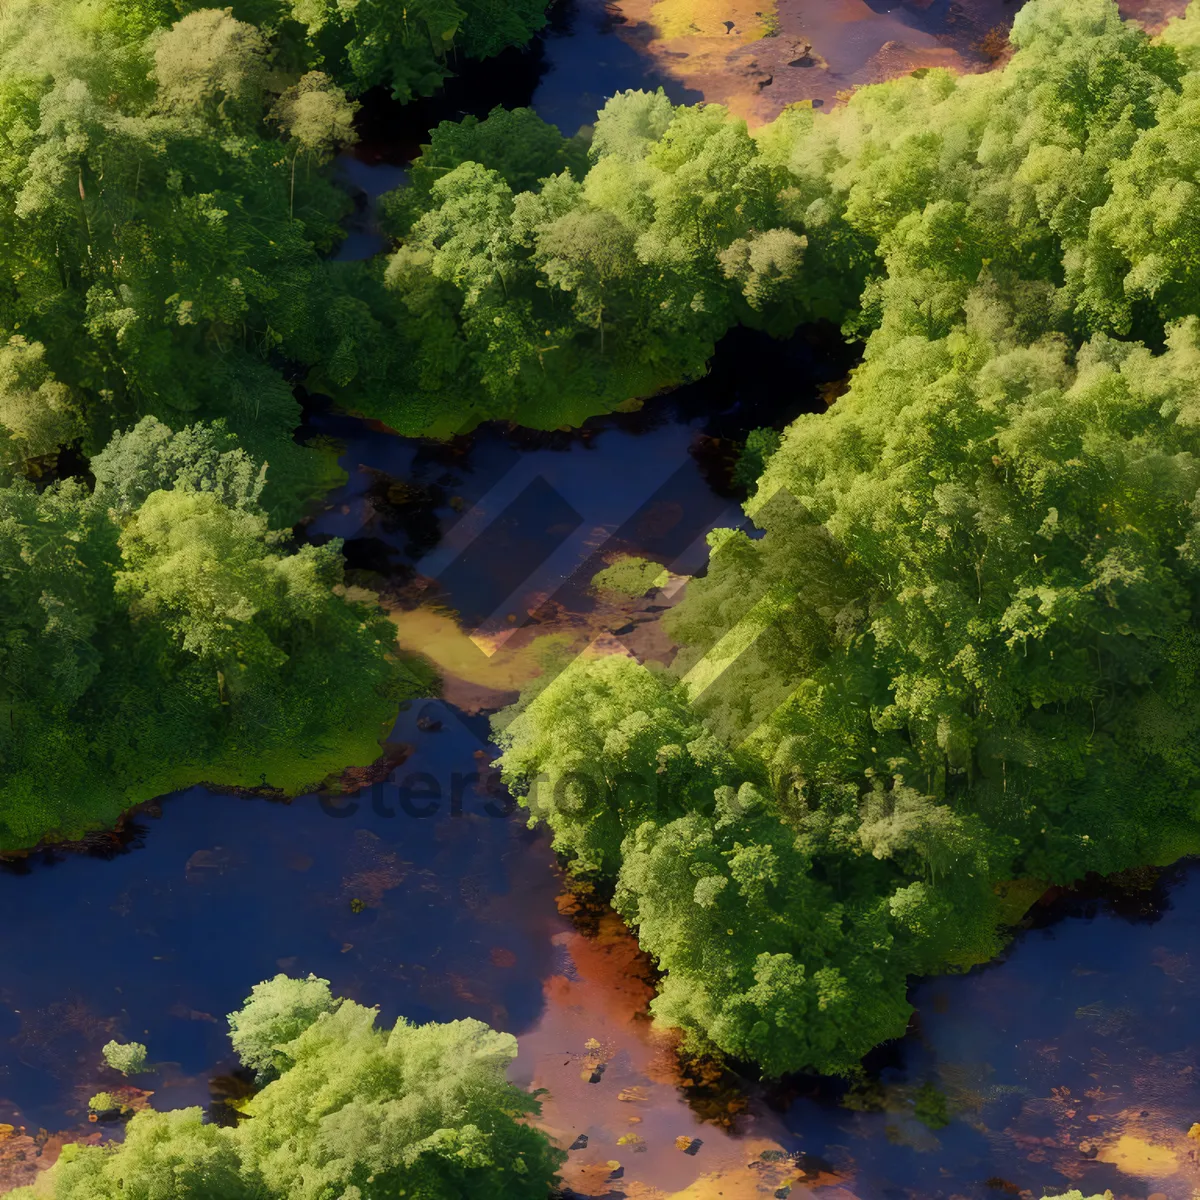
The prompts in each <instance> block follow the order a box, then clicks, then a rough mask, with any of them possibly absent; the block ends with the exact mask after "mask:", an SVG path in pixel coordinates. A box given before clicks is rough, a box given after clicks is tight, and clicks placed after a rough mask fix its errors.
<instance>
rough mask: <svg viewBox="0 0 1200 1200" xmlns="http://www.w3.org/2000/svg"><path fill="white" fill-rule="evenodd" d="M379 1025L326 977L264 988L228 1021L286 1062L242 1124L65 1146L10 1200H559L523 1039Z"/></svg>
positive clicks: (132, 1126) (152, 1125) (189, 1112)
mask: <svg viewBox="0 0 1200 1200" xmlns="http://www.w3.org/2000/svg"><path fill="white" fill-rule="evenodd" d="M289 984H290V985H294V986H291V987H289V986H288V985H289ZM314 997H315V998H316V999H317V1001H318V1002H316V1003H314ZM377 1015H378V1014H377V1013H376V1011H375V1010H374V1009H371V1008H365V1007H363V1006H362V1005H361V1004H356V1003H355V1002H354V1001H352V1000H341V999H336V1000H335V999H332V998H331V997H330V996H329V985H328V982H327V981H326V980H323V979H322V980H315V979H313V978H311V977H310V978H309V979H308V980H287V979H286V977H285V976H278V977H276V979H274V980H273V981H271V982H270V983H264V984H260V985H259V986H258V987H256V988H255V989H254V991H253V992H252V993H251V996H250V997H249V999H248V1000H247V1002H246V1006H245V1007H244V1008H243V1009H242V1011H241V1012H240V1013H239V1014H235V1015H234V1016H233V1017H231V1024H232V1025H233V1027H234V1030H235V1044H236V1043H237V1041H238V1036H237V1034H238V1031H239V1030H240V1031H241V1032H242V1034H243V1035H244V1034H245V1031H247V1030H251V1029H253V1030H258V1031H265V1030H267V1029H268V1028H273V1030H274V1033H273V1034H272V1035H270V1036H271V1037H274V1036H276V1035H278V1036H283V1037H286V1038H287V1041H286V1043H285V1048H286V1055H285V1057H284V1058H283V1059H276V1060H274V1061H275V1062H276V1065H277V1066H278V1068H279V1075H278V1077H277V1078H275V1079H273V1080H272V1081H271V1082H269V1083H267V1084H266V1085H265V1086H264V1087H263V1088H262V1089H261V1090H260V1091H259V1092H257V1093H256V1094H255V1095H254V1096H253V1097H252V1099H251V1100H250V1101H248V1102H247V1103H245V1104H244V1105H242V1106H241V1112H242V1115H243V1119H242V1120H241V1121H239V1123H238V1124H237V1125H236V1126H234V1127H233V1128H228V1127H223V1126H216V1125H209V1124H205V1123H204V1121H203V1115H202V1112H201V1110H200V1109H199V1108H184V1109H177V1110H175V1111H172V1112H154V1111H147V1112H142V1113H138V1114H137V1115H136V1116H134V1117H133V1119H132V1120H131V1121H130V1122H129V1125H128V1127H127V1130H126V1134H125V1140H124V1141H123V1142H119V1143H109V1144H107V1145H104V1146H79V1145H72V1146H67V1147H65V1148H64V1150H63V1152H62V1155H61V1157H60V1158H59V1160H58V1162H57V1164H56V1165H55V1166H54V1167H52V1168H51V1169H50V1170H49V1171H47V1172H46V1173H45V1174H44V1175H43V1176H41V1177H40V1179H39V1180H38V1183H37V1184H36V1185H35V1186H34V1187H32V1188H22V1189H18V1190H17V1191H16V1192H13V1193H11V1195H12V1196H13V1198H14V1200H35V1198H37V1197H40V1198H42V1200H131V1197H136V1198H139V1200H142V1198H144V1200H151V1198H157V1197H163V1198H164V1200H166V1198H167V1197H169V1198H170V1200H274V1198H276V1197H278V1200H338V1198H339V1197H340V1198H342V1200H392V1198H393V1197H397V1196H419V1197H421V1198H422V1200H546V1197H547V1196H548V1195H549V1194H550V1192H551V1191H552V1189H553V1186H554V1184H555V1183H556V1182H557V1179H556V1173H557V1171H558V1168H559V1166H560V1165H561V1164H562V1163H563V1161H564V1160H565V1159H566V1155H565V1154H564V1153H563V1152H562V1151H561V1150H557V1149H555V1148H553V1147H552V1146H551V1144H550V1142H549V1141H548V1139H547V1138H546V1136H545V1135H544V1134H542V1133H540V1132H539V1131H537V1130H536V1129H534V1128H532V1127H531V1126H530V1125H529V1124H528V1119H529V1118H531V1117H535V1116H536V1115H537V1113H538V1111H539V1108H540V1105H539V1104H538V1101H537V1100H536V1098H535V1097H533V1096H531V1095H530V1094H529V1093H528V1092H524V1091H522V1090H521V1089H520V1088H517V1087H514V1086H513V1085H512V1084H510V1083H508V1082H507V1080H506V1078H505V1075H506V1072H507V1069H508V1064H509V1063H510V1062H511V1060H512V1059H513V1058H514V1057H515V1055H516V1052H517V1043H516V1039H515V1038H514V1037H512V1035H511V1034H506V1033H496V1032H495V1031H494V1030H491V1029H489V1028H488V1027H487V1026H486V1025H484V1024H483V1023H482V1022H480V1021H452V1022H449V1023H448V1024H444V1025H437V1024H430V1025H410V1024H408V1022H406V1021H405V1020H403V1019H401V1020H398V1021H397V1022H396V1024H395V1025H394V1026H393V1028H392V1029H390V1030H382V1029H377V1028H375V1021H376V1019H377ZM243 1040H244V1039H243ZM251 1043H253V1049H252V1051H251V1057H250V1058H247V1059H243V1061H244V1062H245V1063H246V1065H247V1066H256V1065H258V1063H259V1062H260V1061H261V1055H260V1054H259V1053H258V1051H259V1050H261V1049H262V1048H263V1045H265V1044H259V1042H257V1041H256V1040H255V1038H251ZM97 1099H99V1097H97Z"/></svg>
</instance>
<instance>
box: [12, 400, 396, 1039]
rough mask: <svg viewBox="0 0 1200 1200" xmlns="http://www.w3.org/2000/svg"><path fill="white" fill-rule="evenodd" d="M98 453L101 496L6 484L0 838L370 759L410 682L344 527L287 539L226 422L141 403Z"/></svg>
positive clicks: (46, 833) (82, 825)
mask: <svg viewBox="0 0 1200 1200" xmlns="http://www.w3.org/2000/svg"><path fill="white" fill-rule="evenodd" d="M95 462H96V467H97V487H96V490H95V492H94V493H93V492H90V491H89V490H88V489H87V488H86V487H85V486H84V485H83V484H82V483H80V482H78V481H73V480H68V481H64V482H59V483H54V484H51V485H50V486H49V487H47V488H45V489H44V490H42V491H40V492H39V491H37V490H36V489H35V488H34V487H33V486H32V485H31V484H30V483H28V482H27V481H25V480H23V479H18V480H16V481H15V482H13V483H11V484H10V485H9V486H7V487H3V488H0V575H2V576H3V579H4V587H3V589H0V665H2V668H3V669H2V671H0V678H2V680H3V682H2V683H0V703H3V705H4V708H5V710H6V712H5V713H4V718H5V719H2V720H0V786H2V787H3V804H2V805H0V847H2V848H4V849H17V848H20V847H23V846H28V845H31V844H33V843H35V842H37V841H38V840H39V839H41V838H43V837H58V838H62V837H72V836H75V837H77V836H79V835H80V834H82V833H83V832H85V831H86V830H88V829H91V828H95V827H97V826H98V825H110V824H111V823H112V822H113V821H114V820H115V819H116V817H117V816H118V815H119V814H120V812H121V811H122V810H123V809H125V808H127V807H128V806H129V805H131V804H133V803H136V802H138V801H141V800H145V799H148V798H151V797H153V796H156V795H161V794H163V793H165V792H169V791H172V790H174V789H175V788H178V787H182V786H186V785H190V784H193V783H195V782H197V781H198V780H206V781H209V782H212V783H215V784H240V785H243V786H246V785H249V786H262V785H271V786H274V787H277V788H280V789H282V790H285V791H289V792H293V793H294V792H297V791H301V790H303V789H304V788H305V787H306V786H312V785H315V784H317V783H319V782H320V781H321V780H322V779H323V778H325V777H326V776H327V775H329V774H330V773H331V772H333V771H335V770H338V769H340V768H342V767H344V766H345V765H346V764H347V763H350V762H354V761H370V760H371V759H373V758H374V757H376V755H377V754H378V744H377V738H378V736H379V732H380V729H381V727H382V724H383V722H384V721H386V720H388V719H391V718H392V717H393V716H394V712H395V706H396V704H397V703H398V702H399V700H400V699H401V698H402V697H403V696H404V695H405V694H412V692H413V691H414V690H415V684H414V683H413V682H412V681H406V680H405V678H404V676H403V674H402V673H401V672H400V671H399V670H398V668H397V665H396V663H395V662H394V661H393V660H392V659H391V658H390V657H389V656H388V654H387V652H386V648H387V647H388V645H389V644H390V643H391V641H392V632H391V625H390V623H389V622H387V621H385V620H383V619H382V618H380V617H379V616H378V615H377V614H375V613H372V612H371V611H370V610H368V609H367V608H365V607H363V606H361V605H357V604H350V603H348V602H346V601H345V600H344V599H342V598H341V596H339V595H337V594H336V592H337V590H338V585H339V583H340V576H341V559H340V556H339V554H338V546H337V544H336V543H331V544H330V545H329V546H325V547H321V548H319V549H318V548H316V547H312V546H306V547H303V548H301V549H299V550H292V549H290V548H289V547H288V545H287V540H286V538H285V536H284V535H282V534H280V533H278V532H275V531H272V530H271V529H270V528H269V525H268V521H267V517H266V515H265V513H264V512H263V511H262V510H261V509H260V508H259V507H258V506H257V503H256V497H257V494H258V491H259V489H260V488H261V486H262V473H261V468H260V466H259V464H257V463H255V462H253V461H252V460H250V459H249V458H248V457H247V456H246V455H245V453H244V452H243V451H242V450H241V449H240V448H237V447H236V446H235V445H234V444H233V443H232V442H231V440H230V439H229V437H228V435H227V434H226V433H225V431H224V430H223V429H222V428H220V427H219V426H205V425H203V424H197V425H194V426H191V427H189V428H188V429H186V430H184V431H183V432H181V433H179V434H173V433H172V432H171V430H170V429H168V428H167V427H166V426H164V425H162V424H161V423H159V422H156V421H153V420H150V419H147V420H146V421H143V422H142V423H141V424H139V425H138V426H137V427H136V428H135V429H134V430H132V431H130V432H128V433H126V434H124V435H122V436H121V437H119V438H117V439H116V440H115V441H114V442H113V443H112V445H110V446H109V447H108V449H107V450H106V451H105V452H104V453H102V454H99V455H97V456H96V460H95ZM129 1049H130V1048H129V1047H126V1048H125V1050H126V1051H128V1050H129Z"/></svg>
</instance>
